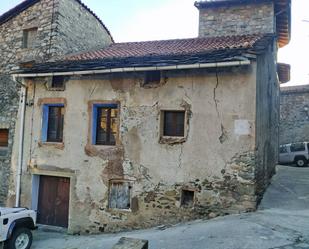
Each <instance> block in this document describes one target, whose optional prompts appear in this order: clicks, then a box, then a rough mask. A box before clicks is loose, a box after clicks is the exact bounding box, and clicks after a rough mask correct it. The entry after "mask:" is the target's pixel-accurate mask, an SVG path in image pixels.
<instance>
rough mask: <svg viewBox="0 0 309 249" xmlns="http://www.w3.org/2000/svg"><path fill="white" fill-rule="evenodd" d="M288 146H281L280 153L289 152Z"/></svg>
mask: <svg viewBox="0 0 309 249" xmlns="http://www.w3.org/2000/svg"><path fill="white" fill-rule="evenodd" d="M287 152H288V148H287V147H286V146H280V153H287Z"/></svg>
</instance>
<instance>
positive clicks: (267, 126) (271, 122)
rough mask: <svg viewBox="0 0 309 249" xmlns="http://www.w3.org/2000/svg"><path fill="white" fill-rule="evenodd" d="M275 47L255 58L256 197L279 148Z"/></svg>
mask: <svg viewBox="0 0 309 249" xmlns="http://www.w3.org/2000/svg"><path fill="white" fill-rule="evenodd" d="M275 58H276V55H275V50H274V49H273V47H272V46H269V48H268V51H267V52H266V53H264V54H262V55H259V56H258V57H257V64H258V67H257V83H256V84H257V91H256V95H257V97H256V101H257V102H256V105H257V112H256V150H257V153H256V168H255V174H256V177H255V178H256V182H257V189H256V192H257V196H258V200H260V199H261V198H262V196H263V193H264V191H265V190H266V188H267V186H268V185H269V183H270V180H271V177H272V175H273V174H274V173H275V166H276V164H277V162H278V149H279V83H278V80H277V71H276V64H275Z"/></svg>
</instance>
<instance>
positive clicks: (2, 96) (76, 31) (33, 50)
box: [0, 0, 113, 205]
mask: <svg viewBox="0 0 309 249" xmlns="http://www.w3.org/2000/svg"><path fill="white" fill-rule="evenodd" d="M90 37H91V39H90ZM112 42H113V39H112V37H111V35H110V33H109V31H108V30H107V28H106V27H105V26H104V24H103V22H102V21H101V20H100V19H99V18H98V17H97V16H96V15H95V14H94V13H93V12H92V11H91V10H90V9H89V8H87V6H85V5H84V4H83V3H82V2H80V1H78V0H26V1H23V2H22V3H20V4H19V5H17V6H16V7H14V8H13V9H11V10H9V11H8V12H6V13H4V14H3V15H1V16H0V57H1V61H0V139H1V140H0V182H1V189H0V205H3V204H4V202H5V200H6V197H7V192H8V185H9V182H8V179H10V174H11V171H10V167H11V151H12V146H13V141H14V131H15V121H16V116H17V111H18V103H19V84H16V82H14V81H12V79H11V78H10V77H9V76H8V74H9V73H10V72H11V71H12V70H16V69H18V68H19V67H20V65H24V66H27V65H31V63H33V62H43V61H47V60H50V59H52V58H57V57H58V56H61V55H64V54H68V53H72V52H76V51H86V50H89V49H93V48H97V47H103V46H106V45H109V44H111V43H112Z"/></svg>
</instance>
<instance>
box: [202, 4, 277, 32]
mask: <svg viewBox="0 0 309 249" xmlns="http://www.w3.org/2000/svg"><path fill="white" fill-rule="evenodd" d="M274 25H275V24H274V7H273V3H262V4H258V3H255V4H246V5H245V4H243V5H238V6H237V5H236V6H227V7H213V8H202V9H200V19H199V37H212V36H228V35H244V34H258V33H274Z"/></svg>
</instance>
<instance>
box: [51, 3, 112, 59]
mask: <svg viewBox="0 0 309 249" xmlns="http://www.w3.org/2000/svg"><path fill="white" fill-rule="evenodd" d="M55 23H56V24H57V35H56V42H55V44H54V46H53V51H55V52H56V53H57V54H58V55H61V54H68V53H76V52H82V51H85V50H89V49H95V48H98V47H104V46H106V45H109V44H111V43H112V42H113V40H112V37H111V35H110V34H109V32H108V30H107V29H105V28H104V27H103V26H102V24H101V23H100V22H98V20H97V19H96V18H95V17H94V16H93V15H92V14H90V13H89V11H87V10H86V9H85V8H84V7H83V6H81V5H80V4H79V3H78V2H77V1H76V0H59V7H58V8H57V12H56V14H55Z"/></svg>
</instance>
